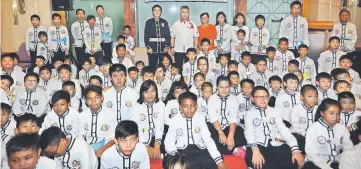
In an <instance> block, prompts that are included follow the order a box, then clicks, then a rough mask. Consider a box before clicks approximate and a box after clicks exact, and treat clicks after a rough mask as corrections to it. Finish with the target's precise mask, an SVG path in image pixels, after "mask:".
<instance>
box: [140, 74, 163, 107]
mask: <svg viewBox="0 0 361 169" xmlns="http://www.w3.org/2000/svg"><path fill="white" fill-rule="evenodd" d="M151 86H153V87H154V88H155V102H156V103H158V101H159V96H158V90H160V89H158V88H157V84H155V82H154V81H153V80H150V79H148V80H146V81H144V82H143V83H142V85H141V86H140V90H139V99H138V100H137V102H138V103H139V104H143V103H144V96H143V93H144V92H145V91H147V90H149V88H150V87H151Z"/></svg>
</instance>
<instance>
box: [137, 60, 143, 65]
mask: <svg viewBox="0 0 361 169" xmlns="http://www.w3.org/2000/svg"><path fill="white" fill-rule="evenodd" d="M139 64H142V65H143V66H145V64H144V62H143V61H141V60H139V61H137V62H135V66H138V65H139Z"/></svg>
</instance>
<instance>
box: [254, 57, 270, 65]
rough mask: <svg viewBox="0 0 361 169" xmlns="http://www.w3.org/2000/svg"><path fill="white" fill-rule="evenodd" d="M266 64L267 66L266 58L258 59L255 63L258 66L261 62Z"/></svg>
mask: <svg viewBox="0 0 361 169" xmlns="http://www.w3.org/2000/svg"><path fill="white" fill-rule="evenodd" d="M262 61H263V62H266V64H267V59H266V58H264V57H260V58H258V59H256V61H255V63H256V65H257V64H258V63H259V62H262Z"/></svg>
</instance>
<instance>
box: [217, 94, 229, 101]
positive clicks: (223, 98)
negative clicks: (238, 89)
mask: <svg viewBox="0 0 361 169" xmlns="http://www.w3.org/2000/svg"><path fill="white" fill-rule="evenodd" d="M217 96H218V97H219V99H221V100H227V99H228V97H229V94H228V95H227V96H226V97H222V96H220V95H219V94H218V93H217Z"/></svg>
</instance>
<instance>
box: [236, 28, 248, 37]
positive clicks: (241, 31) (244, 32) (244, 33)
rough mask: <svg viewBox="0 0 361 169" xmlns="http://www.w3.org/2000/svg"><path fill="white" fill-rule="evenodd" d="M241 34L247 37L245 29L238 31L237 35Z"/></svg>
mask: <svg viewBox="0 0 361 169" xmlns="http://www.w3.org/2000/svg"><path fill="white" fill-rule="evenodd" d="M239 33H243V35H244V36H246V31H244V30H243V29H240V30H238V31H237V35H238V34H239Z"/></svg>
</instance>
